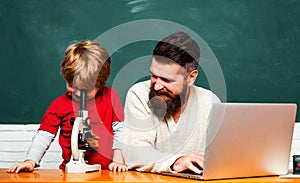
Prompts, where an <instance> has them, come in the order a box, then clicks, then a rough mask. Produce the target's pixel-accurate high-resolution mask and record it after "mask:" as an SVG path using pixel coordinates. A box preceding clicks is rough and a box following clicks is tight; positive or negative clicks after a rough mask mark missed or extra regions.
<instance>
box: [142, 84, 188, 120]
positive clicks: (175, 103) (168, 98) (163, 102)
mask: <svg viewBox="0 0 300 183" xmlns="http://www.w3.org/2000/svg"><path fill="white" fill-rule="evenodd" d="M186 91H187V87H186V85H184V86H183V90H182V92H181V93H180V94H177V95H174V94H172V93H171V92H169V91H162V90H154V84H151V87H150V91H149V101H148V106H149V108H150V109H151V111H152V112H153V113H154V115H156V116H157V117H158V118H159V119H162V118H164V117H165V118H168V117H170V116H173V115H174V114H175V113H176V112H177V111H178V110H179V109H180V107H181V106H182V104H183V103H184V102H185V95H186Z"/></svg>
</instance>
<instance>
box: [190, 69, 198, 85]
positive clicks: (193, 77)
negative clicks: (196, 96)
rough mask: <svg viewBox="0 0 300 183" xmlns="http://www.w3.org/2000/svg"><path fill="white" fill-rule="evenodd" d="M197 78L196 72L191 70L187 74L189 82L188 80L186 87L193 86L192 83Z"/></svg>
mask: <svg viewBox="0 0 300 183" xmlns="http://www.w3.org/2000/svg"><path fill="white" fill-rule="evenodd" d="M197 76H198V70H193V71H192V72H190V74H189V80H188V85H189V86H192V85H193V84H194V82H195V81H196V79H197Z"/></svg>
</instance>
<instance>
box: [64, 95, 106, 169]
mask: <svg viewBox="0 0 300 183" xmlns="http://www.w3.org/2000/svg"><path fill="white" fill-rule="evenodd" d="M73 121H74V119H73ZM71 123H72V121H71ZM97 139H98V137H96V136H95V135H94V134H93V132H92V127H91V126H90V119H89V117H88V111H87V108H86V90H80V109H79V111H78V116H77V117H76V119H75V121H74V124H73V129H72V135H71V150H72V156H71V160H70V161H69V163H67V165H66V172H67V173H85V172H91V171H99V170H101V165H99V164H95V165H89V164H86V162H85V160H84V152H86V151H87V150H91V149H93V148H97V147H98V145H99V144H98V140H97Z"/></svg>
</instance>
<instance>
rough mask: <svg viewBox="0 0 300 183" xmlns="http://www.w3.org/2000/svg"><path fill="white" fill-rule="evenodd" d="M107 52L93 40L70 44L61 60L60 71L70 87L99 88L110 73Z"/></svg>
mask: <svg viewBox="0 0 300 183" xmlns="http://www.w3.org/2000/svg"><path fill="white" fill-rule="evenodd" d="M110 62H111V61H110V57H109V54H108V52H107V51H106V50H105V49H104V48H102V47H101V46H100V45H99V44H98V43H97V42H94V41H80V42H77V43H75V44H72V45H70V46H69V47H68V48H67V49H66V52H65V56H64V58H63V60H62V62H61V73H62V75H63V77H64V78H65V80H66V82H67V83H68V84H69V86H70V87H76V88H77V89H86V90H93V89H94V88H98V89H100V88H101V87H102V86H104V85H105V83H106V81H107V79H108V77H109V74H110Z"/></svg>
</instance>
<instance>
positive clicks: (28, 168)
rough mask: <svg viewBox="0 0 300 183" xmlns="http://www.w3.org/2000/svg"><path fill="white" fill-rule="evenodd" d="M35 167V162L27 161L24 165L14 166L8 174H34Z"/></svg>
mask: <svg viewBox="0 0 300 183" xmlns="http://www.w3.org/2000/svg"><path fill="white" fill-rule="evenodd" d="M34 167H35V162H34V161H32V160H26V161H24V162H22V163H17V164H14V165H12V166H11V167H10V168H9V169H8V170H7V172H8V173H19V172H20V171H28V172H32V171H33V170H34Z"/></svg>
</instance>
